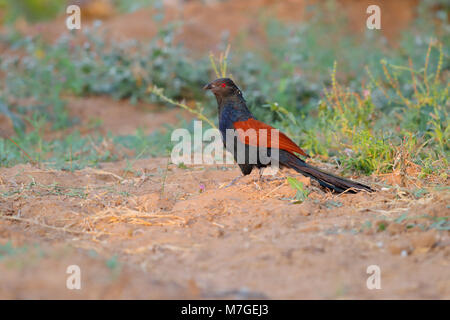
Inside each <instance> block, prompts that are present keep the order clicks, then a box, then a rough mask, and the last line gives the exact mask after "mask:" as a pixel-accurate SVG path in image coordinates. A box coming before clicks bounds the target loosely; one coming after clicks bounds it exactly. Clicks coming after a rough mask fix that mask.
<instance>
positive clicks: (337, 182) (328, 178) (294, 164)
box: [280, 153, 375, 193]
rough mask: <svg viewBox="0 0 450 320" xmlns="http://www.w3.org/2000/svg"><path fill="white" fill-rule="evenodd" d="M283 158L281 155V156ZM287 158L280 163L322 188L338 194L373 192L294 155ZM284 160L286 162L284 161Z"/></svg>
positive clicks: (367, 187)
mask: <svg viewBox="0 0 450 320" xmlns="http://www.w3.org/2000/svg"><path fill="white" fill-rule="evenodd" d="M280 156H281V154H280ZM284 156H285V157H280V162H281V163H282V164H284V165H285V166H288V167H290V168H292V169H294V170H295V171H297V172H299V173H301V174H303V175H305V176H307V177H310V178H313V179H315V180H317V181H318V182H319V183H320V185H321V186H323V187H325V188H328V189H331V190H334V191H336V192H344V191H346V190H348V191H347V192H349V193H356V192H359V191H361V190H364V191H368V192H373V191H375V190H373V189H372V188H371V187H369V186H366V185H364V184H362V183H358V182H355V181H351V180H348V179H344V178H341V177H338V176H335V175H334V174H331V173H328V172H325V171H322V170H319V169H317V168H315V167H313V166H310V165H309V164H307V163H306V162H304V161H303V160H301V159H299V158H297V157H296V156H294V155H292V154H289V153H288V154H285V155H284ZM282 158H284V159H282ZM283 160H284V161H283Z"/></svg>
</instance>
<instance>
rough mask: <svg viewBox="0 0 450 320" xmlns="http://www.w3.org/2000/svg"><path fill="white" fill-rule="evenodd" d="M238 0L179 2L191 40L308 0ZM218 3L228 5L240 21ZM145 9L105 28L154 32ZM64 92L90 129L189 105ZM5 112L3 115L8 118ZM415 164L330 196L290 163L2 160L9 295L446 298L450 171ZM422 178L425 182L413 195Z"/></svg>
mask: <svg viewBox="0 0 450 320" xmlns="http://www.w3.org/2000/svg"><path fill="white" fill-rule="evenodd" d="M344 2H347V3H353V4H354V3H355V2H356V1H344ZM361 2H365V1H361ZM380 2H381V1H380ZM172 3H173V1H172ZM242 3H243V2H242V1H231V2H224V3H216V4H209V5H207V6H202V7H201V9H202V10H199V6H200V5H199V4H198V2H196V1H189V2H187V3H185V4H183V6H182V8H183V10H175V11H174V12H175V13H173V14H174V16H175V15H180V14H181V13H182V14H183V16H184V17H185V19H186V23H185V25H184V27H183V28H184V29H183V30H186V31H185V32H186V38H185V39H189V41H186V42H187V43H188V45H191V46H192V48H194V49H195V50H198V52H201V53H203V51H205V50H210V49H212V48H213V46H214V45H215V44H217V41H218V39H220V32H221V30H224V29H228V28H231V29H232V31H231V33H233V32H235V33H234V34H238V32H239V30H241V29H244V28H255V30H258V28H259V27H258V23H255V21H256V20H257V19H256V18H253V17H255V16H256V15H257V14H258V12H260V9H259V8H260V7H259V6H260V5H261V4H262V3H268V4H270V5H271V6H272V7H270V8H269V9H267V11H270V10H272V9H273V12H275V13H276V14H278V15H280V16H282V17H285V18H286V19H288V18H290V19H294V20H295V19H296V14H300V13H301V12H300V8H301V7H300V4H299V3H300V2H299V1H293V0H292V1H284V2H282V3H283V4H282V5H281V4H280V2H279V1H267V0H266V1H263V0H251V1H248V2H246V3H248V7H243V5H242ZM358 3H360V2H358ZM392 3H394V2H393V1H383V5H384V6H391V4H392ZM395 3H396V6H400V4H399V3H403V4H404V10H405V11H404V12H405V13H404V15H405V17H406V18H405V19H404V20H402V19H403V18H398V19H397V18H396V19H397V20H398V23H399V25H402V24H401V21H409V20H408V19H410V18H408V17H409V16H410V13H411V11H408V10H409V9H408V6H407V5H406V4H405V3H408V1H406V0H405V1H396V2H395ZM392 5H393V4H392ZM289 6H292V7H289ZM296 6H297V7H296ZM361 6H362V4H361ZM293 8H298V9H299V12H297V11H295V10H294V9H293ZM351 8H353V9H352V10H356V9H354V8H357V5H355V6H352V7H351ZM225 9H226V10H228V11H223V10H225ZM398 10H400V9H398V8H397V9H396V12H398ZM180 12H181V13H180ZM221 12H230V14H232V18H233V19H232V21H233V23H232V24H230V20H227V19H230V17H228V18H227V17H224V16H223V15H221V14H220V13H221ZM213 13H214V14H213ZM149 14H150V13H149V11H146V10H141V11H138V12H135V13H133V14H130V15H125V16H116V15H114V14H113V13H111V14H109V13H108V14H107V15H106V16H105V17H107V19H106V20H105V22H104V25H103V27H104V28H110V30H113V32H112V34H114V35H116V36H119V37H120V36H123V37H134V38H138V39H140V40H142V41H143V40H145V39H147V38H150V37H152V36H153V35H154V30H155V26H154V24H153V23H154V22H152V20H151V19H149ZM92 15H93V16H95V14H92ZM387 16H389V13H387ZM402 16H403V13H402V14H400V17H402ZM249 17H250V18H249ZM358 17H359V16H358ZM396 17H397V15H396ZM166 19H171V17H170V15H168V17H167V18H166ZM358 19H359V18H358ZM61 21H62V20H61ZM205 23H209V27H208V28H205V27H204V26H205ZM405 23H406V22H405ZM57 24H58V21H56V22H52V23H44V24H40V25H39V28H30V29H28V31H27V32H41V33H43V34H45V35H46V36H47V37H49V39H51V38H52V37H55V36H56V35H58V34H59V32H60V31H61V30H58V29H57V27H56V25H57ZM23 27H24V28H29V26H26V25H25V26H23ZM24 30H27V29H24ZM33 30H34V31H33ZM233 30H234V31H233ZM180 37H183V33H181V35H180ZM258 37H259V36H255V39H256V41H259V40H258V39H263V35H261V36H260V37H261V38H258ZM199 38H202V41H200V40H199ZM68 101H69V103H68V110H69V112H70V113H71V115H73V116H77V117H78V118H80V120H81V123H80V124H79V125H77V127H76V128H77V129H79V130H81V131H82V133H92V132H93V131H94V130H99V131H100V132H102V133H105V132H108V131H111V132H113V133H114V134H130V133H134V132H135V128H137V127H140V126H142V127H143V128H144V130H145V132H147V133H148V132H151V130H153V129H156V128H160V127H161V126H162V125H163V124H164V123H176V120H177V118H176V115H178V114H180V111H179V110H177V109H165V110H162V111H161V109H160V108H158V107H153V106H148V105H137V106H133V105H131V104H129V103H127V102H123V101H113V100H111V99H109V98H104V97H91V98H84V99H79V98H70V99H69V100H68ZM181 116H182V117H186V118H187V116H186V115H184V114H181ZM98 120H101V121H98ZM93 123H96V124H97V125H95V126H92V124H93ZM0 124H1V126H2V129H3V128H6V126H7V120H5V119H3V120H1V119H0ZM9 130H10V129H9ZM58 134H64V133H58ZM49 135H50V133H49ZM49 137H50V136H49ZM312 161H314V160H312ZM316 165H318V166H321V167H323V168H326V169H327V170H329V171H335V172H339V171H340V170H339V168H335V167H333V166H331V165H327V164H321V163H316ZM407 173H408V176H409V177H410V179H411V180H408V181H406V186H407V187H398V186H397V185H398V184H401V183H402V177H401V176H399V174H397V173H394V174H390V175H385V176H373V177H352V178H355V179H358V180H361V181H363V182H365V183H369V184H371V185H372V186H374V187H375V188H376V189H377V190H378V192H376V193H374V194H366V193H362V194H356V195H350V194H344V195H334V194H330V193H326V192H324V191H323V190H321V189H319V188H318V186H317V185H316V184H315V183H314V182H313V183H310V181H309V180H308V179H305V178H303V177H301V176H300V175H298V174H296V173H295V172H292V171H283V172H282V173H280V174H279V175H278V176H277V177H276V178H279V179H276V180H273V179H272V180H270V179H266V180H263V181H259V180H258V176H257V173H254V174H253V175H251V176H248V177H245V178H242V179H241V180H239V181H238V182H237V183H236V184H235V185H233V186H231V187H226V185H227V184H228V183H229V182H230V181H231V180H232V179H233V178H235V177H236V176H237V175H238V174H239V170H238V169H237V167H236V166H234V165H232V166H188V167H187V168H181V167H178V166H176V165H174V164H169V165H168V159H164V158H156V159H140V160H132V161H131V162H127V161H119V162H115V163H103V164H101V165H100V167H99V168H86V169H83V170H79V171H75V172H69V171H55V170H50V169H48V168H46V167H45V165H43V166H42V167H40V168H38V167H34V166H32V165H18V166H15V167H13V168H0V214H1V215H0V298H57V299H61V298H75V299H78V298H88V299H94V298H110V299H119V298H141V299H144V298H287V299H302V298H313V299H321V298H330V299H345V298H374V299H385V298H407V299H410V298H425V299H432V298H445V299H450V268H449V267H450V234H449V231H445V230H437V229H436V228H435V227H433V228H430V227H431V226H432V225H433V224H435V223H436V222H437V221H439V220H438V219H439V218H444V217H448V216H450V207H449V201H450V193H449V192H448V189H442V188H441V189H440V190H438V189H436V188H435V185H436V182H439V183H440V184H441V185H442V184H447V185H448V180H447V181H436V180H435V179H434V180H433V179H430V180H419V179H417V171H415V170H414V168H410V171H408V172H407ZM285 176H294V177H296V178H298V179H299V180H301V181H303V182H304V183H305V185H307V186H308V189H309V190H310V191H311V194H310V195H309V197H308V199H307V200H306V201H305V202H303V203H302V204H294V203H292V197H293V196H294V195H295V192H294V190H292V189H291V187H290V186H289V185H288V184H287V183H286V179H284V177H285ZM418 187H421V188H424V189H425V190H427V192H428V193H424V194H422V195H420V196H419V195H417V194H415V193H414V191H415V190H417V188H418ZM447 223H448V222H447ZM419 225H420V226H422V227H420V226H419ZM69 265H78V266H80V268H81V272H82V274H81V280H82V289H81V290H68V289H67V288H66V279H67V277H68V275H67V274H66V269H67V267H68V266H69ZM369 265H378V266H379V267H380V269H381V287H382V288H381V290H369V289H367V287H366V281H367V278H368V277H369V275H368V274H367V273H366V270H367V267H368V266H369Z"/></svg>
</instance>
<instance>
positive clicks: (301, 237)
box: [0, 159, 450, 299]
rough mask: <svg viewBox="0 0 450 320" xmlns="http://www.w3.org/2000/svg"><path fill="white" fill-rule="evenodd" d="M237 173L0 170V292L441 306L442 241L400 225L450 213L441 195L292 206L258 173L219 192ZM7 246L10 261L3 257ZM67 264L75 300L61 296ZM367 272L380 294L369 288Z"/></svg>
mask: <svg viewBox="0 0 450 320" xmlns="http://www.w3.org/2000/svg"><path fill="white" fill-rule="evenodd" d="M166 168H168V169H167V170H166ZM327 169H328V170H331V169H333V168H331V167H328V168H327ZM130 170H131V171H134V173H132V172H131V171H130ZM285 174H288V175H289V176H295V177H297V178H298V179H301V180H302V181H303V182H305V184H306V185H309V180H307V179H305V178H302V177H301V176H299V175H297V174H295V173H294V172H290V171H287V172H283V173H282V174H281V175H280V174H279V175H278V178H280V177H282V176H283V175H285ZM237 175H238V169H237V168H236V167H234V166H231V167H227V168H223V167H218V166H210V167H202V166H194V167H188V168H186V169H182V168H178V167H177V166H175V165H169V167H167V159H148V160H137V161H133V162H132V168H129V167H128V165H127V163H125V162H116V163H105V164H102V165H101V167H100V168H97V169H92V168H88V169H83V170H80V171H76V172H73V173H72V172H64V171H53V170H49V169H39V168H35V167H32V166H31V165H18V166H15V167H14V168H2V169H0V192H1V194H2V197H1V198H0V199H1V200H0V212H1V213H2V215H1V216H0V244H2V245H3V246H2V247H0V252H1V253H2V254H3V255H2V258H1V260H0V297H1V298H174V297H176V298H225V297H228V298H259V297H265V298H288V299H294V298H314V299H321V298H331V299H340V298H377V299H382V298H426V299H428V298H430V299H431V298H446V299H448V298H450V268H449V266H450V246H449V244H450V236H449V232H448V231H437V230H434V229H431V230H429V231H424V230H422V229H421V228H419V227H413V228H410V227H408V225H413V224H422V225H423V226H425V227H426V228H427V227H429V226H430V225H431V224H432V223H433V220H432V218H430V217H435V218H437V217H445V216H447V217H448V216H449V214H450V210H449V208H448V203H449V200H450V196H449V193H448V192H436V191H431V189H430V193H429V194H427V195H425V196H423V197H422V198H419V199H416V198H415V197H414V196H413V195H411V194H410V193H408V190H407V189H402V188H396V187H390V188H389V189H386V190H384V191H379V192H377V193H374V194H365V193H363V194H357V195H350V194H348V195H332V194H329V193H325V192H323V191H322V190H320V189H319V188H318V187H317V186H316V185H315V184H313V185H309V186H308V188H309V189H310V190H311V194H310V195H309V197H308V200H307V201H305V202H304V203H302V204H293V203H292V201H290V200H289V198H291V197H293V196H294V191H293V190H292V189H291V188H290V186H289V185H288V184H287V183H286V179H279V180H273V181H270V180H266V181H259V180H258V176H257V174H256V173H255V174H253V175H251V176H248V177H245V178H243V179H241V180H239V182H238V183H237V184H236V185H233V186H231V187H228V188H227V187H225V186H226V184H227V183H228V182H230V181H231V179H232V178H234V177H235V176H237ZM360 179H361V178H360ZM362 180H363V181H365V182H370V183H372V185H374V186H375V187H376V188H377V189H379V190H380V189H381V187H382V186H383V183H382V182H377V180H378V179H376V178H372V179H362ZM201 185H203V186H204V188H203V187H202V186H201ZM202 189H203V190H202ZM201 191H203V192H201ZM403 214H406V216H407V217H408V218H407V219H404V220H403V219H400V220H397V221H396V219H398V218H399V217H401V216H402V215H403ZM424 215H429V217H424ZM406 216H405V217H406ZM368 222H370V223H371V226H369V225H368ZM9 241H12V245H13V246H14V247H16V248H18V249H17V250H16V251H17V252H15V253H9V254H8V253H7V254H5V253H4V252H2V251H1V250H2V249H1V248H4V246H5V244H6V243H7V242H9ZM24 248H25V249H24ZM3 250H4V249H3ZM112 262H114V263H112ZM111 263H112V264H113V265H112V266H111ZM73 264H75V265H78V266H80V267H81V270H82V290H81V291H76V290H75V291H71V290H68V289H66V288H65V281H66V277H67V275H66V273H65V270H66V268H67V267H68V266H69V265H73ZM108 265H109V267H108ZM369 265H378V266H379V267H380V268H381V281H382V282H381V285H382V289H381V290H368V289H367V287H366V280H367V278H368V276H369V275H368V274H366V269H367V267H368V266H369Z"/></svg>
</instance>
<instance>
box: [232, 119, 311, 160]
mask: <svg viewBox="0 0 450 320" xmlns="http://www.w3.org/2000/svg"><path fill="white" fill-rule="evenodd" d="M234 128H235V129H236V130H237V132H238V137H239V140H240V141H241V142H242V143H245V144H248V145H250V146H255V147H256V146H260V147H269V148H270V147H271V133H272V130H276V129H275V128H273V127H271V126H269V125H268V124H265V123H264V122H261V121H259V120H256V119H252V118H251V119H248V120H246V121H237V122H235V123H234ZM238 129H241V130H238ZM249 129H254V132H255V133H256V137H255V138H253V139H252V138H251V134H250V133H251V132H252V131H247V130H249ZM260 129H265V130H266V131H267V135H265V134H260ZM246 132H247V134H246ZM278 132H279V134H278V137H279V142H278V148H279V149H281V150H285V151H287V152H290V153H299V154H301V155H303V156H305V157H309V156H308V154H307V153H306V152H305V151H303V150H302V149H301V148H300V147H299V146H298V145H296V144H295V143H294V142H293V141H292V140H291V139H289V138H288V137H287V136H286V135H285V134H284V133H283V132H281V131H278Z"/></svg>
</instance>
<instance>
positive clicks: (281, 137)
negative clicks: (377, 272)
mask: <svg viewBox="0 0 450 320" xmlns="http://www.w3.org/2000/svg"><path fill="white" fill-rule="evenodd" d="M203 89H205V90H211V91H212V92H213V93H214V95H215V96H216V99H217V104H218V107H219V130H220V132H221V134H222V140H223V143H224V145H225V148H226V149H227V150H228V151H230V152H231V153H232V154H233V157H234V159H235V161H236V162H237V163H238V165H239V167H240V169H241V171H242V174H243V175H248V174H250V173H251V172H252V170H253V168H254V167H256V168H259V169H261V168H264V167H266V166H268V165H270V163H266V162H267V161H264V162H262V161H261V158H260V152H259V151H260V150H259V149H260V148H264V150H263V151H265V152H266V154H267V155H268V156H269V157H270V155H271V154H275V152H273V149H274V147H271V143H273V141H272V140H271V132H272V133H273V131H271V130H276V129H275V128H273V127H271V126H269V125H267V124H265V123H264V122H261V121H259V120H257V119H256V118H255V117H254V116H253V114H252V113H251V112H250V110H249V109H248V108H247V105H246V103H245V99H244V97H243V96H242V91H241V90H240V89H239V88H238V87H237V86H236V85H235V84H234V82H233V81H232V80H231V79H229V78H220V79H216V80H214V81H213V82H211V83H209V84H207V85H206V86H205V87H204V88H203ZM230 129H231V130H233V132H237V134H235V135H233V136H232V139H233V141H231V139H230V136H228V139H227V130H230ZM239 129H241V130H239ZM249 129H253V130H254V131H253V130H250V131H252V132H254V133H256V137H255V138H254V139H252V138H249V136H246V135H244V134H242V133H243V132H244V133H245V132H246V131H248V130H249ZM261 129H265V131H263V130H261ZM261 132H264V134H261ZM274 137H275V135H274ZM239 145H240V146H239ZM240 147H241V148H240ZM276 148H277V149H278V150H275V151H278V163H279V165H280V167H289V168H292V169H294V170H296V171H297V172H299V173H301V174H303V175H305V176H308V177H311V178H313V179H315V180H317V181H318V182H319V184H320V185H321V186H323V187H325V188H328V189H330V190H334V191H336V192H344V191H347V190H348V192H351V193H355V192H358V191H361V190H365V191H369V192H371V191H374V190H373V189H372V188H370V187H368V186H366V185H364V184H361V183H358V182H355V181H351V180H348V179H344V178H341V177H338V176H335V175H333V174H331V173H328V172H324V171H322V170H319V169H317V168H315V167H313V166H311V165H309V164H307V163H306V162H305V161H303V160H302V159H300V158H299V157H298V156H297V155H296V153H297V154H299V155H302V156H306V157H309V156H308V155H307V154H306V152H305V151H303V150H302V149H301V148H300V147H299V146H298V145H296V144H295V143H294V142H293V141H292V140H291V139H289V138H288V137H287V136H286V135H285V134H284V133H282V132H279V133H278V143H277V144H276ZM243 151H244V152H245V154H244V155H242V154H241V155H239V154H238V153H239V152H241V153H242V152H243ZM250 152H256V153H255V154H256V155H257V159H256V161H250V160H251V156H249V154H250ZM253 158H254V157H253Z"/></svg>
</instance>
